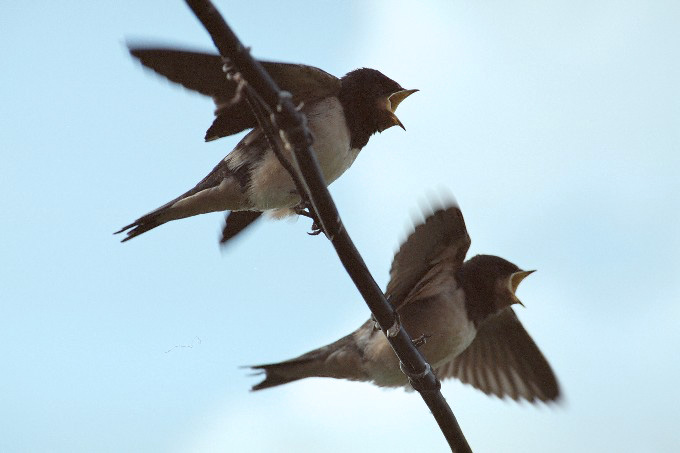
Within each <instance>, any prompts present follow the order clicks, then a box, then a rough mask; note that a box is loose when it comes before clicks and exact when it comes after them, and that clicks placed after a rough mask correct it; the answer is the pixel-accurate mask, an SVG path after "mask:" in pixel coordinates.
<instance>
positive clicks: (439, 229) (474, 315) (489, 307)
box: [249, 203, 560, 403]
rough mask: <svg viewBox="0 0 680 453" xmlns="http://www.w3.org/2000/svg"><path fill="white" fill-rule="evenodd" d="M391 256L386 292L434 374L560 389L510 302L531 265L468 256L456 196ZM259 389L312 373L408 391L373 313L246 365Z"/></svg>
mask: <svg viewBox="0 0 680 453" xmlns="http://www.w3.org/2000/svg"><path fill="white" fill-rule="evenodd" d="M428 212H429V215H428V216H427V218H426V219H425V220H424V221H423V222H422V223H421V224H419V225H418V226H416V227H415V228H414V229H413V231H412V232H411V234H410V235H409V236H408V238H407V239H406V241H405V242H404V243H403V244H402V245H401V246H400V248H399V249H398V251H397V252H396V254H395V256H394V260H393V262H392V266H391V269H390V280H389V283H388V284H387V289H386V293H385V295H386V297H387V298H388V300H389V301H390V302H391V303H392V305H393V306H394V308H395V310H396V313H397V315H398V319H399V322H400V323H401V325H402V326H403V327H404V328H405V330H406V331H407V332H408V333H409V334H410V335H411V338H414V339H415V340H413V341H414V343H415V344H416V346H418V347H419V349H420V351H421V352H422V353H423V355H424V356H425V358H426V359H427V360H428V363H430V365H431V367H432V369H433V370H434V372H435V374H436V375H437V377H438V378H439V379H446V378H457V379H459V380H460V381H462V382H463V383H466V384H470V385H472V386H473V387H475V388H477V389H479V390H481V391H482V392H484V393H486V394H487V395H495V396H497V397H499V398H505V397H506V396H508V397H510V398H512V399H513V400H520V399H523V400H526V401H529V402H532V403H535V402H538V401H542V402H551V401H555V400H557V399H558V397H559V395H560V390H559V384H558V382H557V378H556V377H555V373H554V372H553V370H552V368H551V366H550V364H549V363H548V361H547V360H546V359H545V357H544V356H543V354H542V353H541V351H540V350H539V348H538V346H537V345H536V343H535V342H534V341H533V340H532V338H531V337H530V336H529V334H528V333H527V331H526V330H525V329H524V327H523V326H522V324H521V322H520V321H519V319H518V318H517V315H516V314H515V312H514V311H513V309H512V306H513V305H516V304H521V302H520V300H519V299H518V297H517V296H516V294H515V292H516V290H517V287H518V285H519V284H520V282H521V281H522V280H524V279H525V278H526V277H527V276H528V275H530V274H531V273H533V272H534V271H533V270H532V271H524V270H522V269H520V268H519V267H517V266H516V265H515V264H513V263H511V262H509V261H507V260H505V259H503V258H500V257H498V256H493V255H476V256H474V257H472V258H470V259H468V260H467V261H465V256H466V254H467V251H468V249H469V247H470V243H471V240H470V236H469V235H468V232H467V229H466V227H465V221H464V219H463V215H462V212H461V210H460V208H459V207H458V205H457V204H454V203H448V205H442V204H440V205H439V206H435V207H432V206H431V209H428V211H427V212H426V213H425V214H426V215H427V213H428ZM249 368H251V369H252V370H254V371H255V374H256V375H262V374H264V379H263V380H262V381H261V382H259V383H258V384H256V385H254V386H253V387H252V390H262V389H266V388H270V387H274V386H278V385H282V384H286V383H289V382H293V381H297V380H300V379H304V378H309V377H330V378H336V379H346V380H351V381H365V382H370V383H372V384H374V385H377V386H380V387H404V388H406V389H407V390H408V389H410V386H409V385H408V378H407V377H406V376H405V375H404V373H403V372H402V371H401V370H400V367H399V360H398V358H397V357H396V355H395V354H394V351H393V350H392V348H391V347H390V344H389V343H388V341H387V339H386V338H385V335H384V334H383V333H382V331H381V330H380V329H379V328H378V327H377V326H376V324H375V322H374V321H373V320H371V319H369V320H368V321H366V322H365V323H364V324H363V325H361V326H360V327H359V328H358V329H357V330H355V331H354V332H352V333H351V334H349V335H347V336H345V337H343V338H341V339H339V340H338V341H335V342H334V343H331V344H328V345H326V346H323V347H321V348H318V349H314V350H313V351H310V352H308V353H306V354H303V355H301V356H299V357H296V358H294V359H291V360H286V361H283V362H279V363H270V364H264V365H255V366H251V367H249Z"/></svg>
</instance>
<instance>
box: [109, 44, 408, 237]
mask: <svg viewBox="0 0 680 453" xmlns="http://www.w3.org/2000/svg"><path fill="white" fill-rule="evenodd" d="M130 53H131V54H132V56H133V57H135V58H137V59H138V60H139V61H140V62H141V64H142V65H144V66H145V67H147V68H150V69H152V70H153V71H155V72H156V73H158V74H160V75H162V76H164V77H166V78H167V79H168V80H170V81H172V82H176V83H178V84H180V85H182V86H184V87H186V88H188V89H190V90H194V91H197V92H199V93H201V94H204V95H206V96H210V97H212V98H213V100H214V102H215V105H216V110H215V119H214V121H213V123H212V125H211V126H210V128H209V129H208V131H207V132H206V135H205V140H206V141H212V140H216V139H218V138H221V137H226V136H229V135H233V134H236V133H238V132H241V131H244V130H249V129H250V132H249V133H248V134H247V135H246V136H245V137H244V138H243V139H242V140H241V141H240V142H239V143H238V144H237V145H236V147H235V148H234V149H233V150H232V152H230V153H229V154H228V155H227V156H226V157H225V158H224V159H222V160H221V161H220V162H219V163H218V164H217V165H216V166H215V168H213V170H212V171H211V172H210V173H209V174H208V175H207V176H206V177H205V178H203V179H202V180H201V181H200V182H199V183H198V184H196V186H195V187H194V188H193V189H191V190H189V191H187V192H185V193H184V194H182V195H180V196H179V197H177V198H175V199H174V200H172V201H170V202H168V203H166V204H164V205H163V206H161V207H159V208H158V209H155V210H154V211H151V212H149V213H148V214H146V215H143V216H142V217H140V218H138V219H137V220H135V221H134V222H132V223H130V224H129V225H126V226H124V227H123V228H121V229H120V230H119V231H117V232H116V233H115V234H119V233H123V232H126V237H125V238H124V239H123V240H122V241H121V242H125V241H128V240H130V239H132V238H134V237H137V236H139V235H140V234H142V233H145V232H147V231H149V230H151V229H153V228H156V227H157V226H160V225H162V224H164V223H166V222H170V221H172V220H178V219H183V218H185V217H191V216H195V215H198V214H205V213H208V212H215V211H231V213H230V214H229V215H228V217H227V223H226V225H225V227H224V230H223V235H222V240H221V241H220V242H226V241H227V240H229V239H231V238H232V237H233V236H235V235H236V234H238V233H239V232H241V231H243V229H245V228H247V227H248V225H250V224H252V222H254V221H255V220H257V219H258V218H259V217H260V216H261V214H262V213H265V212H266V213H268V214H270V215H271V216H273V217H277V218H278V217H283V216H287V215H291V214H293V213H294V212H295V210H294V208H295V207H296V206H297V205H299V204H300V201H301V198H300V195H299V194H298V193H297V191H296V189H295V185H294V183H293V180H292V178H291V177H290V175H289V174H288V172H287V171H286V170H285V169H284V168H283V167H282V166H281V164H280V163H279V161H278V159H277V158H276V156H275V155H274V152H273V151H272V149H271V147H270V145H269V142H268V141H267V137H266V135H265V133H264V132H263V130H262V129H261V128H260V127H259V126H258V123H257V119H256V117H255V116H254V115H253V113H252V111H251V109H250V107H249V106H248V103H247V100H246V99H244V96H237V89H238V84H237V83H236V82H235V81H233V80H228V79H227V77H226V75H225V73H224V70H223V66H224V62H223V60H222V58H221V57H220V56H219V55H211V54H205V53H199V52H190V51H183V50H175V49H164V48H144V47H131V48H130ZM261 63H262V65H263V66H264V68H265V69H266V70H267V72H268V73H269V74H270V75H271V77H272V78H273V79H274V81H275V82H276V83H277V84H278V85H279V87H280V88H281V89H282V90H285V91H288V92H290V93H291V94H292V95H293V101H294V102H295V103H296V105H301V110H302V112H303V113H304V114H305V115H306V117H307V125H308V127H309V130H310V132H311V133H312V135H313V137H314V144H313V149H314V151H315V153H316V157H317V159H318V161H319V164H320V167H321V170H322V173H323V176H324V178H325V179H326V182H327V184H331V183H332V182H333V181H335V180H336V179H338V178H339V177H340V176H341V175H342V174H343V173H344V172H345V171H346V170H347V169H348V168H349V167H350V166H351V165H352V164H353V163H354V160H355V159H356V158H357V156H358V154H359V152H360V151H361V150H362V149H363V147H364V146H366V144H367V143H368V140H369V138H370V137H371V136H372V135H373V134H375V133H376V132H383V131H385V130H386V129H389V128H390V127H392V126H399V127H401V128H402V129H404V130H405V128H404V125H403V124H402V122H401V121H400V120H399V118H398V117H397V115H396V114H395V111H396V109H397V107H398V106H399V104H400V103H401V102H402V101H403V100H404V99H406V98H407V97H408V96H410V95H411V94H413V93H414V92H416V91H418V90H407V89H404V88H402V87H401V85H399V84H398V83H397V82H395V81H394V80H392V79H390V78H389V77H387V76H385V75H384V74H382V73H381V72H380V71H377V70H375V69H369V68H360V69H356V70H354V71H351V72H349V73H347V74H346V75H344V76H343V77H341V78H337V77H335V76H333V75H331V74H329V73H327V72H325V71H323V70H321V69H319V68H316V67H313V66H307V65H302V64H290V63H277V62H266V61H262V62H261ZM239 98H240V99H239ZM280 145H281V144H280ZM280 148H281V149H283V152H284V155H285V156H286V157H287V158H288V160H289V161H291V162H292V160H291V159H292V156H291V155H290V153H289V152H288V151H286V150H285V149H284V148H283V146H280Z"/></svg>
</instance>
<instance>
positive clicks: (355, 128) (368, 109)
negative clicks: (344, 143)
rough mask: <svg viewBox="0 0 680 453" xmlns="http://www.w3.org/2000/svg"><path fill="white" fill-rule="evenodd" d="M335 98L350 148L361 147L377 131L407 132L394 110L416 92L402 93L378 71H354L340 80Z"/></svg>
mask: <svg viewBox="0 0 680 453" xmlns="http://www.w3.org/2000/svg"><path fill="white" fill-rule="evenodd" d="M341 83H342V85H341V88H340V94H339V95H338V98H339V99H340V103H341V104H342V106H343V108H344V110H345V116H346V117H347V126H348V127H349V130H350V132H351V134H352V148H359V149H360V148H363V147H364V146H366V143H368V139H369V137H370V136H371V135H373V134H375V133H376V132H382V131H384V130H385V129H389V128H390V127H392V126H399V127H401V128H402V129H404V130H406V128H405V127H404V125H403V124H402V123H401V121H400V120H399V118H398V117H397V115H396V114H395V113H394V112H395V111H396V110H397V107H398V106H399V104H400V103H401V101H403V100H404V99H406V98H407V97H408V96H410V95H411V94H413V93H415V92H416V91H418V90H405V89H404V88H402V86H401V85H399V84H398V83H397V82H395V81H394V80H392V79H390V78H389V77H387V76H386V75H384V74H383V73H382V72H380V71H376V70H375V69H369V68H361V69H355V70H354V71H352V72H349V73H347V74H346V75H345V76H344V77H343V78H342V79H341Z"/></svg>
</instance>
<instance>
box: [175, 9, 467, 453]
mask: <svg viewBox="0 0 680 453" xmlns="http://www.w3.org/2000/svg"><path fill="white" fill-rule="evenodd" d="M186 1H187V4H188V5H189V7H190V8H191V9H192V11H193V12H194V14H196V17H198V19H199V20H200V21H201V23H202V24H203V26H204V27H205V28H206V29H207V30H208V33H209V34H210V36H211V38H212V39H213V42H214V43H215V46H216V47H217V49H218V50H219V52H220V55H222V57H223V58H225V59H228V60H229V61H230V62H232V64H233V65H234V66H235V67H236V68H237V70H238V71H239V72H240V73H241V74H242V75H243V77H244V78H245V79H246V80H247V81H248V83H249V84H250V86H252V88H253V89H254V90H255V91H256V92H257V94H258V97H259V98H260V99H262V101H263V102H264V103H266V104H267V108H268V109H269V110H270V111H273V112H276V126H277V127H278V128H279V129H280V132H281V136H282V137H283V138H284V141H285V142H286V145H287V146H289V147H290V148H291V150H292V151H293V156H294V159H295V161H296V164H297V167H298V168H299V170H300V174H301V176H302V178H301V183H302V186H304V189H305V193H306V196H307V199H308V200H309V201H310V202H311V205H312V206H313V209H314V210H315V211H316V213H317V216H318V220H319V221H320V226H321V228H322V229H323V231H324V232H325V233H326V236H327V237H328V238H330V240H331V242H332V244H333V246H334V247H335V250H336V252H337V253H338V257H339V258H340V260H341V261H342V264H343V265H344V267H345V269H346V270H347V272H348V273H349V275H350V277H351V278H352V280H353V281H354V284H355V285H356V287H357V289H358V290H359V292H360V293H361V295H362V296H363V297H364V300H365V301H366V304H367V305H368V307H369V308H370V310H371V312H372V313H373V317H374V319H375V320H376V321H377V323H378V324H379V325H380V327H381V329H382V330H383V332H384V333H386V335H387V333H388V332H389V335H387V339H388V341H389V342H390V344H391V345H392V348H393V349H394V351H395V353H396V354H397V356H398V357H399V360H400V361H401V364H402V370H403V371H404V372H405V373H406V374H407V376H408V377H409V381H410V382H411V385H412V386H413V388H414V389H415V390H417V391H418V392H420V394H421V396H422V398H423V400H424V401H425V403H426V404H427V406H428V407H429V408H430V410H431V411H432V414H433V415H434V417H435V419H436V421H437V423H438V424H439V427H440V428H441V430H442V432H443V433H444V436H445V437H446V440H447V441H448V443H449V446H450V447H451V450H452V451H454V452H470V451H472V450H471V449H470V446H469V445H468V443H467V441H466V440H465V436H464V435H463V433H462V431H461V429H460V426H459V425H458V422H457V421H456V418H455V416H454V415H453V412H452V411H451V408H450V407H449V406H448V404H447V403H446V400H445V399H444V397H443V396H442V394H441V392H440V383H439V381H438V380H437V378H436V376H435V375H434V373H433V372H432V369H431V367H430V365H429V364H428V363H427V362H426V361H425V359H424V358H423V356H422V355H421V354H420V352H419V351H418V349H417V348H416V347H415V346H414V344H413V342H412V341H411V338H410V336H409V335H408V333H407V332H406V331H405V330H404V328H403V327H401V325H399V323H398V322H397V317H396V313H395V311H394V308H393V307H392V305H391V304H390V303H389V302H388V301H387V300H386V299H385V296H384V294H383V293H382V291H381V290H380V288H379V287H378V285H377V284H376V282H375V280H374V279H373V277H372V276H371V274H370V272H369V271H368V268H367V267H366V264H365V263H364V261H363V259H362V258H361V255H360V254H359V252H358V251H357V249H356V247H355V246H354V244H353V242H352V240H351V239H350V237H349V235H348V234H347V231H346V230H345V228H344V226H343V224H342V221H341V220H340V215H339V213H338V210H337V208H336V207H335V203H334V202H333V200H332V198H331V196H330V193H329V192H328V189H327V188H326V182H325V181H324V178H323V175H322V173H321V169H320V168H319V164H318V162H317V160H316V156H315V154H314V152H313V150H312V147H311V145H312V142H313V139H312V136H311V134H310V133H309V130H308V129H307V127H306V118H305V117H304V115H302V114H301V113H300V112H298V111H297V109H296V108H295V105H293V102H292V97H291V96H290V94H289V93H285V92H281V91H280V90H279V88H278V87H277V86H276V83H274V81H273V80H272V78H271V77H270V76H269V74H267V72H266V71H265V70H264V69H263V68H262V66H261V65H260V64H259V63H258V62H257V61H255V60H254V59H253V58H252V57H251V56H250V53H249V52H248V49H247V48H245V47H244V46H243V45H242V44H241V42H240V41H239V39H238V38H237V37H236V35H235V34H234V33H233V31H232V30H231V29H230V28H229V26H228V25H227V24H226V22H225V21H224V19H223V18H222V16H221V15H220V13H219V12H218V11H217V10H216V9H215V7H214V5H213V4H212V3H211V2H210V1H209V0H186Z"/></svg>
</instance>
